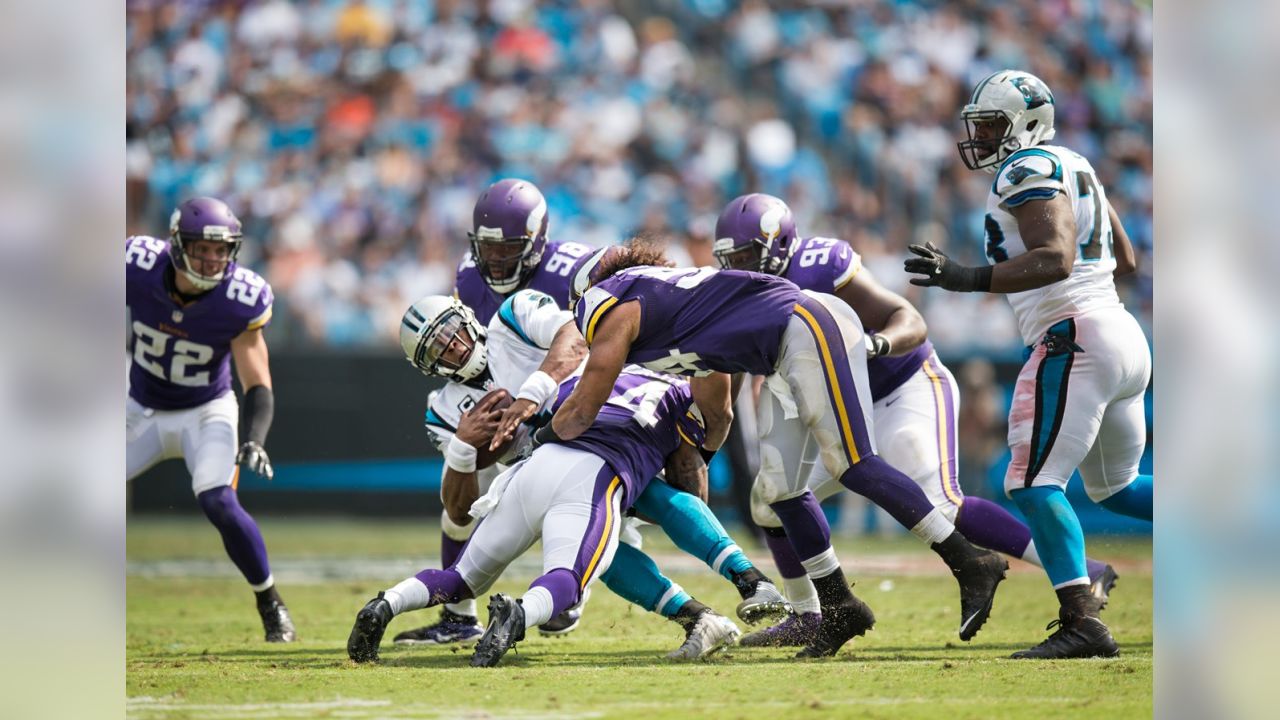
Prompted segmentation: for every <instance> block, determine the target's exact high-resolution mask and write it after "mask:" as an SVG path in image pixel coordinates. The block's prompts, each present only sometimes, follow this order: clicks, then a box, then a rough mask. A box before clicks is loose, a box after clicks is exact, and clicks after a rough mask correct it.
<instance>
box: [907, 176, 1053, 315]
mask: <svg viewBox="0 0 1280 720" xmlns="http://www.w3.org/2000/svg"><path fill="white" fill-rule="evenodd" d="M1009 212H1010V213H1011V214H1012V215H1013V217H1014V219H1015V220H1017V221H1018V233H1019V234H1020V235H1021V236H1022V241H1023V244H1025V245H1026V247H1027V252H1025V253H1023V254H1022V255H1019V256H1017V257H1015V258H1010V259H1009V260H1005V261H1003V262H1000V263H997V264H996V265H984V266H982V267H976V268H975V267H966V266H964V265H961V264H959V263H957V262H956V261H954V260H952V259H951V258H949V257H947V254H946V253H944V252H942V251H941V250H939V249H938V248H936V247H934V246H933V244H932V243H928V244H925V245H911V246H909V247H908V248H907V249H908V250H910V251H911V252H912V253H914V254H915V255H917V256H918V257H913V258H909V259H908V260H907V261H906V263H904V269H905V270H906V271H907V272H909V273H916V274H919V275H921V276H922V277H915V278H912V279H911V284H912V285H921V286H925V287H929V286H937V287H940V288H942V289H943V290H953V291H956V292H992V293H1017V292H1023V291H1026V290H1034V289H1036V288H1041V287H1044V286H1046V285H1052V284H1053V283H1056V282H1060V281H1062V280H1065V279H1067V277H1068V276H1069V275H1070V274H1071V266H1072V265H1074V264H1075V257H1076V252H1075V250H1076V248H1075V233H1076V221H1075V217H1074V216H1073V215H1072V214H1071V203H1070V202H1069V201H1068V200H1067V197H1066V196H1065V195H1063V194H1061V193H1059V194H1058V195H1055V196H1054V197H1052V198H1050V199H1047V200H1032V201H1029V202H1025V203H1023V204H1021V205H1018V206H1017V207H1012V208H1009Z"/></svg>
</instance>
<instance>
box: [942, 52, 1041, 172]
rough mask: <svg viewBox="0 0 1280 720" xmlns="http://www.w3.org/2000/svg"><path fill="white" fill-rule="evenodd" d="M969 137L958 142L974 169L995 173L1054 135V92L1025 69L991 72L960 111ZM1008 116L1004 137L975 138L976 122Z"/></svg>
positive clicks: (961, 154) (962, 155)
mask: <svg viewBox="0 0 1280 720" xmlns="http://www.w3.org/2000/svg"><path fill="white" fill-rule="evenodd" d="M960 117H962V118H964V123H965V130H966V131H968V133H969V139H968V140H966V141H965V142H961V143H956V147H957V148H959V149H960V157H961V158H962V159H963V160H964V164H965V165H966V166H967V167H968V168H969V169H970V170H977V169H979V168H983V169H985V170H986V171H987V172H991V173H994V172H995V171H996V168H998V167H999V166H1000V163H1002V162H1004V159H1005V158H1007V157H1009V156H1010V155H1012V154H1013V153H1015V152H1017V151H1019V150H1022V149H1024V148H1029V147H1034V146H1036V145H1039V144H1040V143H1042V142H1044V141H1046V140H1050V139H1052V138H1053V132H1054V131H1053V93H1051V92H1049V86H1048V85H1045V84H1044V81H1042V80H1041V79H1040V78H1038V77H1036V76H1035V75H1032V74H1031V73H1028V72H1023V71H1021V70H1001V71H1000V72H997V73H992V74H991V75H988V76H987V77H986V78H985V79H984V80H983V81H982V82H980V83H978V87H977V88H975V89H974V91H973V96H972V97H970V98H969V104H968V105H965V106H964V109H963V110H961V111H960ZM1000 118H1004V119H1005V120H1006V121H1008V123H1009V124H1008V126H1007V127H1006V128H1005V132H1004V137H1003V138H1000V139H983V140H979V139H977V138H976V137H975V131H976V129H977V128H976V126H975V123H979V122H991V121H993V120H997V119H1000Z"/></svg>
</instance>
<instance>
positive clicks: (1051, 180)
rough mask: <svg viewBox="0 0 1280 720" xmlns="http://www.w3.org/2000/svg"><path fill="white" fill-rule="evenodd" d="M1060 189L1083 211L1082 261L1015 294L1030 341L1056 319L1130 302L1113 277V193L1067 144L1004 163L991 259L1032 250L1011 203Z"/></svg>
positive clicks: (991, 209)
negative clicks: (1110, 195) (1109, 193)
mask: <svg viewBox="0 0 1280 720" xmlns="http://www.w3.org/2000/svg"><path fill="white" fill-rule="evenodd" d="M1060 192H1061V193H1064V194H1065V195H1066V196H1067V199H1068V200H1070V201H1071V206H1072V208H1074V210H1075V220H1076V258H1075V263H1074V264H1073V266H1072V268H1071V275H1069V276H1068V277H1067V278H1066V279H1065V280H1062V281H1060V282H1056V283H1053V284H1052V285H1047V286H1045V287H1042V288H1037V289H1035V290H1027V291H1025V292H1020V293H1010V294H1009V295H1008V298H1009V304H1010V305H1012V306H1013V312H1014V315H1015V316H1017V319H1018V330H1019V331H1020V332H1021V333H1022V338H1023V340H1024V341H1026V344H1027V345H1035V344H1036V343H1037V342H1039V341H1040V339H1041V338H1042V337H1043V336H1044V333H1045V331H1046V330H1048V329H1049V327H1050V326H1052V325H1053V324H1054V323H1056V322H1059V321H1061V320H1064V319H1066V318H1069V317H1073V316H1076V315H1080V314H1083V313H1086V312H1089V311H1091V310H1096V309H1099V308H1105V307H1122V305H1121V303H1120V297H1119V296H1118V295H1117V294H1116V286H1115V281H1114V279H1113V277H1112V273H1113V272H1114V271H1115V269H1116V258H1115V252H1114V250H1113V249H1112V241H1111V217H1110V214H1109V213H1108V212H1107V196H1106V193H1105V192H1103V189H1102V184H1101V183H1099V182H1098V177H1097V175H1096V174H1095V173H1094V170H1093V166H1092V165H1090V164H1089V161H1088V160H1086V159H1085V158H1084V157H1083V156H1081V155H1079V154H1077V153H1075V152H1072V151H1071V150H1068V149H1067V148H1064V147H1060V146H1057V145H1039V146H1037V147H1034V148H1027V149H1026V150H1019V151H1018V152H1016V153H1014V154H1012V155H1010V156H1009V157H1008V158H1007V159H1006V160H1005V161H1004V164H1003V165H1001V166H1000V170H999V171H998V172H997V173H996V180H995V182H994V183H993V184H992V185H991V194H990V195H989V196H988V197H987V217H986V229H985V233H984V234H985V238H986V255H987V260H989V261H990V262H991V263H992V264H995V263H1000V262H1003V261H1005V260H1008V259H1009V258H1012V257H1016V256H1018V255H1022V254H1023V253H1025V252H1026V251H1027V248H1026V245H1025V244H1023V241H1022V236H1021V235H1019V234H1018V222H1017V220H1015V219H1014V217H1013V215H1012V214H1011V213H1010V212H1009V208H1013V207H1017V206H1019V205H1022V204H1023V203H1026V202H1029V201H1031V200H1046V199H1049V198H1052V197H1054V196H1055V195H1056V194H1057V193H1060Z"/></svg>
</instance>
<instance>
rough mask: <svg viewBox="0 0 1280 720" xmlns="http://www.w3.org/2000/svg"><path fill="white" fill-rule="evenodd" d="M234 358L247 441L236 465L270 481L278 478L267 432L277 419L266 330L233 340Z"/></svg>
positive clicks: (242, 422) (257, 330)
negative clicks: (247, 467)
mask: <svg viewBox="0 0 1280 720" xmlns="http://www.w3.org/2000/svg"><path fill="white" fill-rule="evenodd" d="M231 357H232V359H233V360H234V361H235V365H236V375H237V376H238V377H239V378H240V387H242V388H244V403H243V406H242V407H241V409H240V417H241V424H242V425H243V426H244V442H243V443H241V444H240V451H239V453H237V455H236V462H237V463H241V464H244V465H248V466H249V469H250V470H252V471H254V472H256V473H258V474H259V475H261V476H263V477H265V478H266V479H268V480H270V479H272V478H273V477H275V470H274V469H273V468H272V467H271V458H270V457H268V456H267V451H266V449H265V447H264V445H265V444H266V442H267V431H269V430H270V429H271V421H272V419H274V417H275V408H276V401H275V394H274V393H273V392H272V390H271V363H270V358H269V354H268V352H267V339H266V337H264V336H263V334H262V329H261V328H257V329H254V330H246V331H244V332H242V333H240V334H239V335H237V336H236V337H235V339H233V340H232V341H231Z"/></svg>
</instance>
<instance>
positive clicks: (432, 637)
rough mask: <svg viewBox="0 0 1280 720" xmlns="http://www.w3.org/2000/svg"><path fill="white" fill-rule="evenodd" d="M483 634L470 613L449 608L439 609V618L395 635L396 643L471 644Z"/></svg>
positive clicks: (478, 622) (482, 628)
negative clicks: (459, 612) (462, 613)
mask: <svg viewBox="0 0 1280 720" xmlns="http://www.w3.org/2000/svg"><path fill="white" fill-rule="evenodd" d="M483 634H484V627H483V626H481V625H480V621H479V620H478V619H476V618H474V617H472V616H470V615H459V614H458V613H456V612H453V611H451V610H449V608H442V609H441V610H440V620H439V621H438V622H435V623H433V624H431V625H426V626H424V627H420V628H414V629H412V630H405V631H404V632H402V633H400V634H399V635H396V637H395V640H394V642H395V644H397V645H473V644H475V641H476V640H479V639H480V636H481V635H483Z"/></svg>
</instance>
